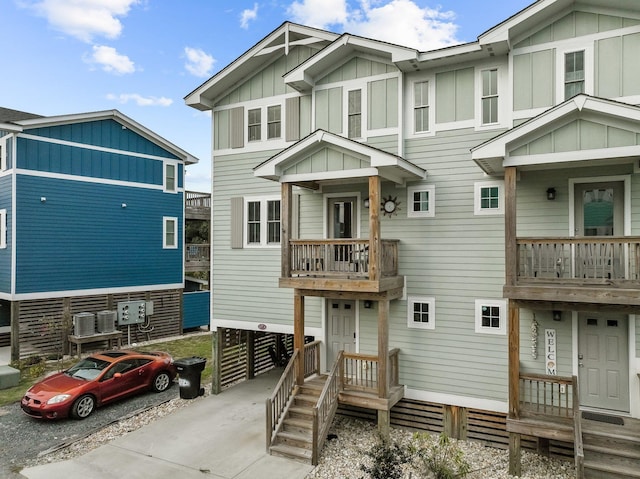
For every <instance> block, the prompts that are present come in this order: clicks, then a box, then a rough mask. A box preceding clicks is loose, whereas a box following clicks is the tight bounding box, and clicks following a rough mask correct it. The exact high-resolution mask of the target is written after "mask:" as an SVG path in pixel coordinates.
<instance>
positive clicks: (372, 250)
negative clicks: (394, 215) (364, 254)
mask: <svg viewBox="0 0 640 479" xmlns="http://www.w3.org/2000/svg"><path fill="white" fill-rule="evenodd" d="M381 195H382V188H381V186H380V177H379V176H370V177H369V279H370V280H371V281H379V280H380V270H381V265H382V258H381V254H380V253H381V250H382V247H381V238H380V202H381V200H380V197H381Z"/></svg>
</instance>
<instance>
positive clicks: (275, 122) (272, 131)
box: [267, 105, 282, 140]
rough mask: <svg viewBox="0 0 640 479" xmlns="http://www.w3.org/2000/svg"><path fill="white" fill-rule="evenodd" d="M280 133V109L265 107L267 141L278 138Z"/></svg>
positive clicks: (277, 106)
mask: <svg viewBox="0 0 640 479" xmlns="http://www.w3.org/2000/svg"><path fill="white" fill-rule="evenodd" d="M281 131H282V107H281V106H280V105H273V106H270V107H267V139H268V140H270V139H271V138H280V136H281Z"/></svg>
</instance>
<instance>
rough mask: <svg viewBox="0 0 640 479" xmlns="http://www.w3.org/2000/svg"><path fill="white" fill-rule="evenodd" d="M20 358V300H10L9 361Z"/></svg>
mask: <svg viewBox="0 0 640 479" xmlns="http://www.w3.org/2000/svg"><path fill="white" fill-rule="evenodd" d="M19 360H20V301H12V302H11V361H19Z"/></svg>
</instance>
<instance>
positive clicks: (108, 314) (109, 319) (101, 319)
mask: <svg viewBox="0 0 640 479" xmlns="http://www.w3.org/2000/svg"><path fill="white" fill-rule="evenodd" d="M96 316H97V321H96V324H97V326H96V328H97V329H98V332H99V333H111V332H113V331H115V330H116V319H117V317H118V312H117V311H98V313H97V315H96Z"/></svg>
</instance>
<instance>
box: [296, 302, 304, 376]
mask: <svg viewBox="0 0 640 479" xmlns="http://www.w3.org/2000/svg"><path fill="white" fill-rule="evenodd" d="M293 301H294V304H293V349H294V351H295V350H298V370H297V371H296V384H297V385H298V386H302V385H303V384H304V368H305V366H304V296H302V294H301V293H300V292H299V291H298V290H295V292H294V296H293Z"/></svg>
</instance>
